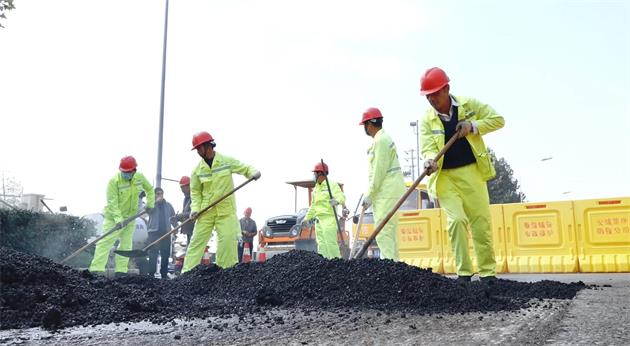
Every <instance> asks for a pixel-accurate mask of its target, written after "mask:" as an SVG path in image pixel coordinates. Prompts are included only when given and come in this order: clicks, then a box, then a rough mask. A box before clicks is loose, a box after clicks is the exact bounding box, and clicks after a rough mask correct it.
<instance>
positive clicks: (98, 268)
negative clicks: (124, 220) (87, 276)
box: [89, 219, 136, 273]
mask: <svg viewBox="0 0 630 346" xmlns="http://www.w3.org/2000/svg"><path fill="white" fill-rule="evenodd" d="M115 226H116V223H115V222H114V220H111V219H105V220H104V221H103V231H104V232H107V231H108V230H110V229H112V228H114V227H115ZM135 229H136V222H135V220H134V221H131V222H130V223H128V224H127V226H125V227H124V228H122V229H120V230H118V231H116V232H114V233H112V234H110V235H108V236H107V237H105V238H103V239H101V240H99V241H98V242H97V243H96V249H95V250H94V258H92V263H91V264H90V269H89V270H90V271H91V272H104V271H105V266H106V265H107V260H108V259H109V251H110V250H111V248H112V246H113V245H114V243H115V242H116V240H117V239H120V242H119V243H118V250H125V251H126V250H131V247H132V246H133V231H135ZM114 262H115V264H116V265H115V268H116V269H115V270H116V273H126V272H127V270H128V269H129V268H128V267H129V266H128V265H129V257H124V256H120V255H115V257H114Z"/></svg>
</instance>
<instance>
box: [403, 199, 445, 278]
mask: <svg viewBox="0 0 630 346" xmlns="http://www.w3.org/2000/svg"><path fill="white" fill-rule="evenodd" d="M440 214H441V210H440V209H425V210H409V211H401V212H400V213H399V215H400V218H399V221H398V229H397V232H398V252H399V259H400V261H402V262H405V263H407V264H410V265H414V266H418V267H421V268H432V269H433V272H435V273H443V272H444V269H443V267H442V241H441V233H442V232H441V226H440Z"/></svg>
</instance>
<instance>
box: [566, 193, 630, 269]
mask: <svg viewBox="0 0 630 346" xmlns="http://www.w3.org/2000/svg"><path fill="white" fill-rule="evenodd" d="M573 208H574V213H575V224H576V227H577V231H576V233H577V243H578V262H579V266H580V271H581V272H629V271H630V197H622V198H610V199H591V200H584V201H574V202H573Z"/></svg>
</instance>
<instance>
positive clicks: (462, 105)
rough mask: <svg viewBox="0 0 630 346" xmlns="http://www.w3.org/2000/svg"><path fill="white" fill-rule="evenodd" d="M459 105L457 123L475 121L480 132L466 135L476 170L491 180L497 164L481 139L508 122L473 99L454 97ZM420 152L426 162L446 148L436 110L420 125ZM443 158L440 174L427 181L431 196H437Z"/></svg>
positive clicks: (439, 161) (438, 163)
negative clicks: (475, 162)
mask: <svg viewBox="0 0 630 346" xmlns="http://www.w3.org/2000/svg"><path fill="white" fill-rule="evenodd" d="M453 98H454V99H455V101H457V103H458V104H459V106H458V112H457V113H458V120H459V121H462V120H468V121H473V122H474V123H475V126H476V128H477V130H478V133H477V134H474V133H472V132H471V133H470V134H469V135H468V136H466V140H467V141H468V143H470V148H471V149H472V152H473V154H474V155H475V158H476V160H477V168H478V169H479V172H480V173H481V176H482V178H483V179H485V180H486V181H487V180H490V179H492V178H493V177H494V176H495V175H496V171H495V169H494V165H493V164H492V160H491V158H490V154H489V153H488V149H486V145H485V143H484V142H483V138H482V136H483V135H485V134H486V133H490V132H492V131H496V130H498V129H500V128H502V127H503V125H505V120H504V119H503V117H502V116H500V115H498V114H497V112H496V111H495V110H494V109H492V107H490V106H488V105H486V104H483V103H481V102H479V101H477V100H475V99H473V98H466V97H454V96H453ZM420 141H421V143H422V144H421V145H420V153H421V154H422V157H424V158H425V159H432V158H434V157H435V156H436V155H437V153H438V152H439V151H440V150H441V149H442V148H443V147H444V144H445V138H444V125H443V124H442V121H441V120H440V118H439V116H438V115H437V111H436V110H435V109H434V108H433V107H431V108H430V109H429V110H427V112H426V114H425V117H424V118H423V120H422V123H421V124H420ZM443 161H444V156H442V157H441V158H440V160H438V162H437V165H438V171H437V172H435V173H433V174H431V176H430V177H429V182H428V189H429V193H430V194H431V195H433V196H435V195H436V182H437V177H438V175H439V174H440V171H441V170H442V163H443Z"/></svg>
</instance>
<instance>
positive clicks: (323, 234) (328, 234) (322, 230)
mask: <svg viewBox="0 0 630 346" xmlns="http://www.w3.org/2000/svg"><path fill="white" fill-rule="evenodd" d="M318 220H319V222H318V223H317V224H316V225H315V236H316V237H317V253H319V254H320V255H322V256H324V257H325V258H328V259H332V258H341V252H340V251H339V244H337V223H336V222H335V217H334V216H333V215H324V216H320V217H318Z"/></svg>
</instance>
